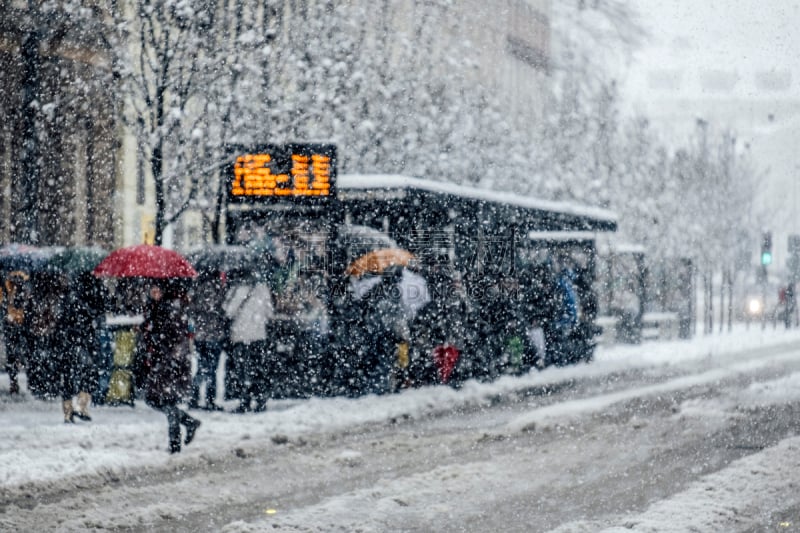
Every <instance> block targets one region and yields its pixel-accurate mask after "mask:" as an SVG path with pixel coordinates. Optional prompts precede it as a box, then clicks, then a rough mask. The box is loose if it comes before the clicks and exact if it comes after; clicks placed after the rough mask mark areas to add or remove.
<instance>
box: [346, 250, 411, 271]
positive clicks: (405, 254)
mask: <svg viewBox="0 0 800 533" xmlns="http://www.w3.org/2000/svg"><path fill="white" fill-rule="evenodd" d="M414 259H416V257H415V256H414V254H412V253H411V252H409V251H407V250H401V249H400V248H382V249H380V250H374V251H372V252H369V253H367V254H364V255H362V256H361V257H359V258H358V259H356V260H355V261H353V262H352V263H350V266H348V267H347V269H346V270H345V271H344V273H345V274H347V275H348V276H362V275H363V274H368V273H370V274H379V273H381V272H383V271H384V270H386V269H387V268H389V267H393V266H408V265H410V264H411V262H412V261H413V260H414Z"/></svg>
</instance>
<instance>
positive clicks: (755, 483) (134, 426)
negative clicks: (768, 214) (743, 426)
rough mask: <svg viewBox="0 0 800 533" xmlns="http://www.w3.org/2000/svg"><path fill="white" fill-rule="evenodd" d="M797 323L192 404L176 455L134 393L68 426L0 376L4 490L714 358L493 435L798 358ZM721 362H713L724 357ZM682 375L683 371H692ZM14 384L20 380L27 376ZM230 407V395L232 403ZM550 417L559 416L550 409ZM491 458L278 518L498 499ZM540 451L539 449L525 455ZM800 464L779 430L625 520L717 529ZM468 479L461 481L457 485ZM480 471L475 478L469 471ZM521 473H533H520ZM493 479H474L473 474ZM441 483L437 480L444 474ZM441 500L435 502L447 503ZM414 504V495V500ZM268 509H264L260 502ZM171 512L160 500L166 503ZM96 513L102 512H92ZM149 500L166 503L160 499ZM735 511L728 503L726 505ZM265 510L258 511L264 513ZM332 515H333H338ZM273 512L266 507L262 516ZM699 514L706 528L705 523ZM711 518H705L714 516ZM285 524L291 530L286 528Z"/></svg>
mask: <svg viewBox="0 0 800 533" xmlns="http://www.w3.org/2000/svg"><path fill="white" fill-rule="evenodd" d="M798 340H800V331H798V330H789V331H786V330H783V329H772V328H771V327H770V328H768V329H766V330H762V329H760V328H759V327H751V328H749V329H746V328H745V327H744V326H737V327H736V328H735V329H734V331H733V332H731V333H723V334H714V335H710V336H698V337H697V338H696V339H694V340H691V341H677V340H676V341H664V342H660V343H655V342H649V343H644V344H641V345H638V346H610V347H600V348H598V351H597V354H596V360H595V361H594V362H593V363H591V364H583V365H577V366H572V367H565V368H548V369H546V370H544V371H540V372H537V371H534V372H532V373H530V374H528V375H525V376H522V377H511V376H507V377H503V378H501V379H499V380H497V381H495V382H493V383H477V382H468V383H466V384H465V385H464V387H463V388H462V389H460V390H454V389H452V388H449V387H429V388H423V389H416V390H407V391H404V392H402V393H400V394H397V395H388V396H380V397H376V396H367V397H363V398H357V399H348V398H318V399H310V400H278V401H270V403H269V405H268V411H267V412H265V413H260V414H248V415H234V414H230V413H226V412H200V414H198V415H197V416H198V417H199V418H200V419H201V420H202V422H203V425H202V427H201V428H200V430H199V432H198V436H197V438H196V439H195V441H194V442H193V443H192V444H191V445H189V446H187V447H185V448H184V451H183V452H182V453H181V454H179V455H175V456H171V455H169V454H167V452H166V444H167V442H166V441H167V438H166V421H165V419H164V416H163V415H162V414H161V413H159V412H156V411H154V410H152V409H150V408H148V407H146V406H145V405H144V404H143V403H142V402H141V401H137V403H136V405H135V406H134V407H133V408H131V407H110V406H99V407H94V408H93V409H92V416H93V421H92V422H91V423H88V424H87V423H79V424H76V425H67V424H63V423H62V418H61V414H60V406H59V403H58V402H55V401H53V402H45V401H39V400H35V399H32V398H31V397H30V396H28V394H27V393H23V394H22V395H21V396H9V395H8V394H7V393H5V391H7V390H8V377H7V375H6V374H2V375H0V427H2V428H3V438H2V439H0V465H3V467H2V469H0V494H6V495H15V494H21V493H24V491H25V490H26V487H30V486H34V485H35V486H45V487H46V486H60V485H59V484H61V483H64V482H65V480H72V481H75V480H79V479H80V478H82V477H86V476H100V477H102V478H109V477H114V476H118V475H120V474H122V473H126V472H132V471H141V470H145V471H147V470H157V469H159V468H164V467H169V466H175V465H180V464H187V465H188V464H192V462H196V461H197V460H198V459H200V458H205V459H206V460H210V461H213V459H214V458H215V457H221V456H222V455H223V454H226V453H227V454H229V453H230V452H231V451H235V450H237V449H238V448H244V449H246V448H247V447H249V446H258V445H259V444H265V443H269V442H271V441H272V442H276V439H277V440H281V439H287V438H288V439H302V438H303V436H310V435H313V434H316V433H319V432H329V433H331V432H336V431H346V430H348V429H350V430H352V429H353V428H356V427H357V426H360V425H365V424H373V423H383V422H386V421H388V420H392V419H396V418H400V417H404V416H414V417H421V416H424V415H427V414H432V413H437V412H442V411H449V410H452V409H454V408H458V407H466V406H476V405H482V404H485V403H487V402H489V401H490V400H491V398H493V397H496V396H497V395H503V394H508V393H511V392H514V391H520V390H524V389H529V388H530V387H532V386H542V385H546V384H556V383H559V382H562V381H566V380H571V379H576V378H593V377H594V378H602V377H604V376H610V375H612V374H614V373H616V372H620V371H622V370H630V369H633V368H637V369H641V370H643V371H646V372H654V373H660V372H665V371H668V370H669V369H670V368H671V367H673V366H676V365H685V364H687V363H694V364H697V365H702V364H703V362H704V361H707V360H709V359H714V360H715V361H716V362H717V363H718V364H717V365H715V367H714V369H711V370H708V371H705V372H702V371H701V372H698V373H696V374H692V375H690V376H686V377H676V378H674V379H672V380H667V381H665V382H662V383H660V384H655V385H651V386H644V387H642V388H640V389H635V390H626V391H624V392H620V393H608V394H605V395H604V396H600V397H598V396H595V397H593V399H592V401H591V402H586V401H582V400H573V401H566V402H561V403H558V404H554V405H551V406H542V407H537V408H534V409H532V410H531V411H529V412H528V413H526V414H525V415H521V416H519V417H517V418H514V419H513V420H512V421H511V422H510V423H507V424H505V425H502V426H499V427H498V428H497V432H498V434H499V435H502V434H504V433H508V432H513V431H524V430H525V429H526V428H528V427H530V425H531V424H547V423H551V422H552V421H553V420H555V419H560V420H562V421H563V418H564V417H567V418H568V417H570V416H578V415H581V414H587V413H592V412H597V411H598V410H600V409H602V408H603V407H604V406H606V405H610V404H612V403H616V402H623V401H626V400H628V399H631V398H633V397H637V396H647V395H654V394H660V393H664V392H668V391H670V390H673V389H677V388H679V387H683V386H686V385H687V383H688V384H709V383H714V382H716V381H719V380H721V379H724V378H725V377H728V376H731V375H734V374H735V373H737V372H740V371H743V370H746V369H748V368H753V367H754V366H759V365H767V364H768V363H769V362H771V361H772V362H774V361H775V360H778V359H780V358H790V357H794V358H795V359H796V357H797V354H796V353H794V354H793V355H792V354H791V352H790V353H787V352H781V351H780V350H777V349H776V347H779V346H780V345H785V344H789V343H792V342H797V341H798ZM753 350H757V351H759V354H761V352H763V356H761V357H759V358H758V359H752V358H749V359H748V358H742V357H741V356H742V354H744V353H746V352H747V351H753ZM720 363H721V364H720ZM798 377H799V376H798V375H797V374H794V375H791V376H789V377H783V378H779V379H775V380H773V381H766V382H760V383H757V384H753V385H751V386H750V387H749V388H748V389H747V390H746V392H745V394H743V395H741V396H740V397H737V398H735V399H733V398H728V399H724V398H723V399H720V400H719V401H718V402H735V403H736V405H737V406H738V408H739V409H746V408H747V406H748V405H769V404H780V403H782V402H791V401H797V400H800V384H799V383H798V382H800V380H798ZM689 382H691V383H689ZM22 384H23V389H24V385H25V383H24V379H23V383H22ZM228 407H230V406H228ZM724 407H725V405H723V404H719V403H718V404H715V403H714V402H713V401H711V400H700V401H698V400H692V401H687V402H686V403H685V404H683V405H681V406H680V412H679V413H678V414H676V416H678V415H683V416H706V417H712V416H714V412H716V411H722V410H723V409H724ZM554 417H555V418H554ZM497 459H498V460H496V461H495V460H493V461H492V462H491V463H489V462H471V463H468V464H463V465H448V466H442V467H439V468H436V469H432V470H430V471H427V472H424V473H417V474H414V475H410V476H405V477H400V478H398V479H393V480H386V481H383V482H381V483H378V484H377V485H374V486H371V487H370V488H368V489H363V490H356V491H352V492H349V493H344V494H341V495H338V496H334V497H331V498H328V499H324V500H322V501H321V502H320V503H319V504H317V505H315V506H312V507H305V508H302V509H298V510H296V511H293V512H289V513H282V514H281V517H280V519H281V523H282V524H283V525H287V524H298V523H299V524H303V526H304V527H312V528H313V526H314V525H315V524H316V525H317V527H324V526H325V524H331V523H340V524H353V525H355V524H358V525H359V527H361V526H364V524H368V525H369V524H371V527H366V528H365V529H364V530H365V531H368V530H376V531H379V530H381V529H382V528H381V523H380V522H379V521H378V520H379V519H378V518H375V517H377V516H380V514H381V513H377V512H375V509H381V508H387V509H391V512H392V513H395V515H396V516H397V513H402V512H403V509H404V508H405V506H406V505H408V504H409V503H410V500H409V501H400V502H398V501H397V498H396V497H395V496H393V495H396V494H403V495H406V496H405V497H407V498H409V499H413V500H418V501H424V499H425V498H426V494H427V493H428V491H432V490H433V488H432V487H434V486H436V487H438V489H436V490H442V487H443V486H444V487H445V489H446V490H447V491H448V493H449V494H452V495H454V497H453V498H451V499H449V503H448V505H450V506H452V505H453V503H452V502H456V501H457V502H460V503H459V505H464V506H469V505H471V502H472V503H475V502H474V499H475V498H482V499H484V501H485V499H486V498H492V497H494V498H502V497H503V494H504V492H503V490H504V489H503V488H502V487H503V486H504V485H507V484H508V480H509V479H513V472H514V468H515V465H516V464H517V462H518V461H519V460H521V459H520V458H519V457H516V458H514V459H513V460H512V459H508V458H503V457H500V458H497ZM524 460H526V461H541V460H543V459H542V457H541V456H539V455H536V454H534V455H532V456H531V457H528V458H525V459H524ZM336 461H337V462H338V463H340V464H341V465H343V466H348V465H357V464H359V462H360V454H359V452H356V451H345V452H342V453H341V454H340V455H339V456H338V457H337V458H336ZM797 465H800V438H788V439H786V440H784V441H782V442H781V443H780V444H778V445H777V446H775V447H774V448H770V449H766V450H763V451H760V452H758V453H755V454H752V455H750V456H748V457H745V458H744V459H741V460H739V461H736V462H734V463H732V464H730V465H729V466H728V467H726V468H724V469H723V470H721V471H718V472H716V473H713V474H710V475H708V476H706V477H705V478H702V479H701V480H700V481H698V482H697V483H695V484H693V485H691V486H690V487H689V488H687V489H686V490H685V491H683V492H680V493H678V494H675V495H673V496H672V497H670V498H668V499H666V500H661V501H659V502H658V503H656V504H654V505H653V506H652V507H651V508H650V509H648V510H646V511H645V512H643V513H641V514H640V515H636V516H629V517H624V520H623V522H621V523H620V528H622V529H611V531H618V530H619V531H621V530H625V529H627V530H630V526H631V524H633V525H634V526H635V527H634V529H636V530H637V531H651V530H653V531H655V530H658V531H664V530H668V528H665V524H669V525H670V527H671V528H673V529H672V530H675V531H679V530H686V529H687V528H686V524H693V525H695V526H697V525H698V524H699V526H698V527H699V530H709V529H719V527H718V526H719V525H720V524H726V523H728V522H726V520H734V519H735V510H736V508H737V506H739V505H742V502H743V501H745V502H748V503H747V505H749V506H751V508H754V509H757V504H758V502H760V501H761V502H765V501H768V500H767V499H768V498H775V497H776V495H777V494H780V493H781V491H785V490H790V487H788V486H787V483H789V480H787V479H784V477H782V476H781V475H780V472H781V471H782V469H784V468H791V467H793V466H794V467H796V466H797ZM464 479H470V483H466V484H465V483H463V480H464ZM476 480H479V481H476ZM527 481H528V482H530V480H527ZM476 482H480V483H482V484H485V485H483V486H486V487H491V488H494V489H496V490H482V491H475V490H473V489H474V483H476ZM443 484H444V485H443ZM443 505H444V504H443ZM414 507H415V508H416V509H417V512H419V506H414ZM265 509H266V507H265ZM166 511H168V509H167V510H166ZM97 512H98V513H99V512H101V511H97ZM152 512H165V509H160V510H154V511H152ZM442 512H445V513H449V512H452V513H458V509H457V508H452V507H450V508H448V509H440V508H438V507H437V506H435V505H434V506H432V507H431V508H430V513H431V519H433V518H434V515H436V516H439V517H440V516H441V513H442ZM731 513H733V514H731ZM265 516H266V515H265ZM337 517H339V518H341V521H337ZM265 519H266V520H270V518H265ZM704 526H707V527H704ZM712 526H713V527H712ZM263 527H266V526H264V525H263V524H255V525H252V524H245V523H243V522H235V523H232V524H229V525H228V526H227V527H226V528H225V530H227V531H251V530H259V529H262V528H263ZM286 530H292V529H291V528H289V529H286ZM593 530H596V529H593V528H592V527H591V524H586V523H581V522H576V523H574V524H566V525H563V526H561V527H560V528H559V531H564V532H566V531H593Z"/></svg>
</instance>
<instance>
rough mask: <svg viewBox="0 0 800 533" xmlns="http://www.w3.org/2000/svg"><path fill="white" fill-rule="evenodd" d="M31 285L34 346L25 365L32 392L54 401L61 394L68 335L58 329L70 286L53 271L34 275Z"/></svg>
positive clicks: (31, 324)
mask: <svg viewBox="0 0 800 533" xmlns="http://www.w3.org/2000/svg"><path fill="white" fill-rule="evenodd" d="M31 281H32V291H31V292H32V294H33V298H32V300H33V303H32V305H31V310H30V311H31V312H30V314H29V316H30V318H31V320H30V332H31V335H32V339H33V343H32V347H31V348H32V349H31V352H30V353H29V354H28V360H27V361H26V364H25V369H26V372H27V375H28V390H30V392H31V393H32V394H33V395H34V396H36V397H37V398H42V399H52V398H56V397H58V396H59V395H60V392H61V391H60V386H59V381H58V376H59V367H60V365H61V357H60V354H59V351H60V347H61V345H62V342H63V340H64V337H65V335H64V332H63V331H61V329H60V328H59V327H58V319H59V317H60V316H62V305H63V298H64V294H65V293H66V283H65V281H64V280H63V278H62V276H61V275H60V274H57V273H54V272H52V271H43V272H34V273H33V275H32V276H31Z"/></svg>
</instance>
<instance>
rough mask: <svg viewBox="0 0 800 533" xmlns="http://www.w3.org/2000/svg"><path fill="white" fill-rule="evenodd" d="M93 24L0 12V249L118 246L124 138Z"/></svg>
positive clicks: (48, 11) (61, 15) (10, 7)
mask: <svg viewBox="0 0 800 533" xmlns="http://www.w3.org/2000/svg"><path fill="white" fill-rule="evenodd" d="M84 15H85V18H82V19H81V20H79V19H78V17H77V16H76V17H73V16H69V15H68V14H66V13H65V12H63V11H62V10H61V6H60V5H59V4H58V3H57V2H56V3H51V4H48V5H47V7H45V4H43V3H41V2H31V1H20V0H16V1H9V0H6V1H2V2H0V72H2V76H0V117H2V119H0V191H2V194H0V242H15V241H18V242H28V243H33V244H39V245H100V246H105V247H110V246H112V245H114V244H115V238H114V237H115V233H114V229H113V228H114V210H115V192H116V180H117V160H118V152H119V150H118V149H119V141H118V139H119V136H118V130H117V128H116V126H115V123H114V120H113V111H112V105H111V93H110V91H109V89H108V83H106V82H105V81H106V80H107V79H108V64H107V63H108V62H107V59H106V55H105V54H104V53H103V49H102V46H101V43H100V41H99V40H98V39H97V35H98V33H97V32H95V31H93V29H96V28H93V24H96V23H97V20H98V19H97V18H95V17H94V15H93V14H92V12H91V10H88V11H86V12H85V13H84Z"/></svg>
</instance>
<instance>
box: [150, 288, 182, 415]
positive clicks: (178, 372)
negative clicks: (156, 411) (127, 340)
mask: <svg viewBox="0 0 800 533" xmlns="http://www.w3.org/2000/svg"><path fill="white" fill-rule="evenodd" d="M142 342H143V345H144V349H145V353H144V358H145V361H143V367H144V368H143V372H144V376H143V380H144V395H145V401H146V402H147V403H148V405H151V406H152V407H156V408H160V407H164V406H169V405H176V404H177V403H179V402H180V400H181V398H182V397H183V396H184V395H185V394H186V393H187V392H188V391H189V388H190V386H191V378H192V367H191V360H190V358H189V357H190V356H189V327H188V320H187V317H186V314H185V313H184V310H183V304H182V302H181V300H180V299H166V298H165V299H162V300H159V301H157V302H152V303H151V306H150V309H149V311H148V314H147V317H146V318H145V322H144V323H143V324H142Z"/></svg>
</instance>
